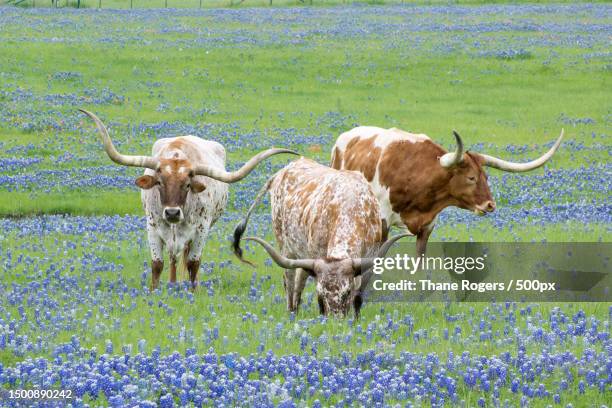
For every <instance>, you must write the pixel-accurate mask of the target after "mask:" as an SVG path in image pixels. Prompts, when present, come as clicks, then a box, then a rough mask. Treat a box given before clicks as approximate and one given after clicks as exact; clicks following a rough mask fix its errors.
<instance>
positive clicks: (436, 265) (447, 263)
mask: <svg viewBox="0 0 612 408" xmlns="http://www.w3.org/2000/svg"><path fill="white" fill-rule="evenodd" d="M486 258H487V255H486V254H483V256H479V257H471V256H466V257H450V256H445V257H442V256H432V257H428V256H424V255H421V256H417V257H414V256H410V255H408V254H403V255H401V254H397V255H395V257H387V258H375V259H374V266H373V268H372V272H374V273H375V274H377V275H380V274H382V273H384V272H385V271H387V270H403V271H406V272H409V273H410V274H411V275H414V274H415V273H416V271H417V270H419V269H421V270H446V271H454V272H455V273H458V274H462V273H465V272H466V271H472V270H476V271H482V270H483V269H484V268H485V259H486Z"/></svg>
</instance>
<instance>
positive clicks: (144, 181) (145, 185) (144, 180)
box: [136, 176, 157, 190]
mask: <svg viewBox="0 0 612 408" xmlns="http://www.w3.org/2000/svg"><path fill="white" fill-rule="evenodd" d="M156 184H157V178H155V177H153V176H140V177H138V178H137V179H136V185H137V186H138V187H140V188H142V189H143V190H148V189H150V188H152V187H153V186H155V185H156Z"/></svg>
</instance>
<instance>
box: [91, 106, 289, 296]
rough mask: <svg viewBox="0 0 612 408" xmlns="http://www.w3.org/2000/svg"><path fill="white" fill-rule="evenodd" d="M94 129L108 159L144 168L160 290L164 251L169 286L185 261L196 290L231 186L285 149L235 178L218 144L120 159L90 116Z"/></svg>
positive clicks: (165, 146)
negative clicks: (204, 251)
mask: <svg viewBox="0 0 612 408" xmlns="http://www.w3.org/2000/svg"><path fill="white" fill-rule="evenodd" d="M80 111H81V112H83V113H84V114H86V115H87V116H89V117H90V118H91V119H92V120H93V121H94V123H95V124H96V127H97V128H98V135H99V137H100V140H101V141H102V143H103V145H104V150H105V151H106V153H107V155H108V157H109V158H110V159H111V160H112V161H114V162H115V163H117V164H120V165H123V166H133V167H143V168H145V169H146V170H145V172H144V175H143V176H141V177H138V178H137V179H136V185H137V186H138V187H140V188H141V190H142V191H141V198H142V205H143V207H144V210H145V214H146V218H147V234H148V239H149V248H150V250H151V258H152V267H151V269H152V278H151V288H152V289H155V288H157V286H158V284H159V277H160V275H161V272H162V269H163V267H164V261H163V249H164V247H166V248H167V251H168V254H169V258H170V282H175V281H176V261H177V258H178V257H180V256H181V255H182V259H183V263H184V265H185V268H186V269H187V270H188V271H189V280H190V281H191V285H192V287H193V288H195V285H196V278H197V273H198V269H199V268H200V257H201V255H202V249H203V247H204V244H205V242H206V238H207V237H208V233H209V231H210V228H211V227H212V226H213V224H214V223H215V222H216V221H217V219H218V218H219V217H220V216H221V214H222V213H223V211H224V210H225V207H226V205H227V196H228V183H234V182H237V181H239V180H241V179H242V178H244V177H246V175H247V174H249V173H250V172H251V171H252V170H253V169H254V168H255V167H256V166H257V165H258V164H259V163H260V162H262V161H263V160H265V159H266V158H268V157H270V156H272V155H275V154H279V153H291V154H297V153H294V152H292V151H291V150H287V149H268V150H266V151H263V152H261V153H259V154H257V155H255V156H254V157H252V158H251V159H250V160H249V161H248V162H246V163H245V164H244V166H242V168H240V169H239V170H237V171H235V172H227V171H225V149H224V148H223V146H221V145H220V144H219V143H217V142H214V141H210V140H204V139H200V138H199V137H195V136H181V137H174V138H165V139H159V140H157V141H156V142H155V144H154V145H153V152H152V155H151V156H127V155H123V154H121V153H119V152H118V151H117V149H115V146H114V145H113V142H112V141H111V138H110V136H109V135H108V131H107V130H106V127H105V126H104V124H103V123H102V121H101V120H100V119H98V117H97V116H96V115H94V114H93V113H91V112H88V111H86V110H83V109H80Z"/></svg>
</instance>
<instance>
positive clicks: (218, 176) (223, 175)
mask: <svg viewBox="0 0 612 408" xmlns="http://www.w3.org/2000/svg"><path fill="white" fill-rule="evenodd" d="M279 153H289V154H295V155H299V153H297V152H294V151H293V150H289V149H268V150H264V151H263V152H260V153H257V154H256V155H255V156H253V157H251V159H250V160H249V161H248V162H246V163H245V164H244V166H242V167H241V168H240V169H239V170H236V171H232V172H228V171H225V170H223V169H219V168H218V167H211V166H205V165H199V166H196V167H195V168H194V172H195V174H198V175H200V176H207V177H210V178H213V179H215V180H219V181H222V182H224V183H235V182H236V181H239V180H241V179H243V178H244V177H246V176H247V174H249V173H250V172H251V171H252V170H253V169H254V168H255V166H257V165H258V164H259V163H261V162H262V161H264V160H265V159H267V158H268V157H270V156H273V155H275V154H279Z"/></svg>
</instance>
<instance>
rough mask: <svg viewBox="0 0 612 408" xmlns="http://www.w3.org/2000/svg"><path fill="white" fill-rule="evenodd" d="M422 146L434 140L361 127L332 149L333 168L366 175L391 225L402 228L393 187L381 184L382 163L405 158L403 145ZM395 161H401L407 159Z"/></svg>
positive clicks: (339, 141)
mask: <svg viewBox="0 0 612 408" xmlns="http://www.w3.org/2000/svg"><path fill="white" fill-rule="evenodd" d="M422 142H426V143H431V139H429V137H428V136H426V135H424V134H418V133H409V132H406V131H403V130H400V129H396V128H391V129H383V128H380V127H375V126H359V127H356V128H354V129H351V130H349V131H348V132H345V133H343V134H341V135H340V136H339V137H338V140H337V141H336V143H335V144H334V147H333V149H332V157H331V166H332V167H333V168H334V169H344V170H353V171H358V172H360V173H362V174H363V175H364V177H365V178H366V180H367V181H368V183H370V185H371V187H372V191H373V192H374V195H375V196H376V198H377V200H378V202H379V204H380V208H381V214H382V217H383V219H384V220H385V221H386V223H387V225H388V226H392V225H396V226H402V225H403V224H402V221H401V219H400V217H399V214H397V213H395V212H394V211H393V206H392V204H391V200H390V197H389V192H390V187H389V186H388V185H385V183H383V182H381V179H380V174H381V173H380V172H381V163H382V161H383V158H384V159H385V160H388V159H390V158H393V156H397V155H398V154H403V151H404V150H405V149H398V148H397V147H398V146H399V145H405V144H416V143H422ZM395 159H397V160H400V161H401V160H403V159H404V158H402V157H400V158H397V157H396V158H395ZM387 167H388V166H387Z"/></svg>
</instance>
